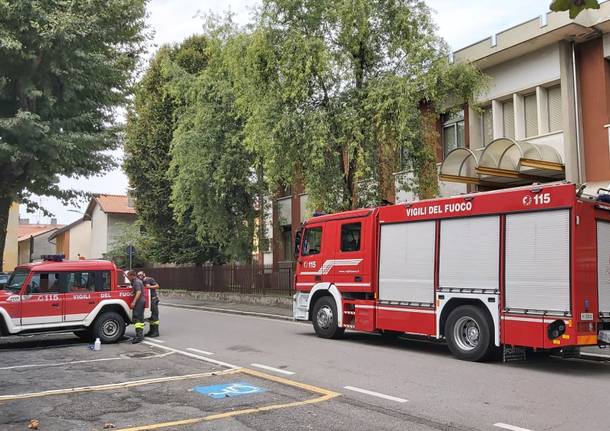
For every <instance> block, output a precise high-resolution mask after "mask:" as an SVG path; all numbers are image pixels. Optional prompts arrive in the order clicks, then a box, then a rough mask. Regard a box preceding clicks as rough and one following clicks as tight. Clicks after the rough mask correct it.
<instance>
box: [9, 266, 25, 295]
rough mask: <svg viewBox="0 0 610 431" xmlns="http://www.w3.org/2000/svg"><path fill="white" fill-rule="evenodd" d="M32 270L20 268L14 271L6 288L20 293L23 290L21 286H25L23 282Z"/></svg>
mask: <svg viewBox="0 0 610 431" xmlns="http://www.w3.org/2000/svg"><path fill="white" fill-rule="evenodd" d="M29 273H30V272H29V271H28V270H27V269H25V270H23V269H18V270H16V271H15V272H13V273H12V274H11V276H10V278H9V279H8V282H7V283H6V286H5V287H4V288H5V289H6V290H10V291H11V292H14V293H18V292H19V291H20V290H21V286H23V282H24V281H25V279H26V278H27V276H28V274H29Z"/></svg>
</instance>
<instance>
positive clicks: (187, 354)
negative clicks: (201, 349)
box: [142, 341, 241, 370]
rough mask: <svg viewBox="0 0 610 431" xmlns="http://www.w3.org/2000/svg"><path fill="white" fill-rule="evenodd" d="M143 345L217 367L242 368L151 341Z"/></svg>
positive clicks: (144, 342)
mask: <svg viewBox="0 0 610 431" xmlns="http://www.w3.org/2000/svg"><path fill="white" fill-rule="evenodd" d="M142 343H143V344H148V345H149V346H155V347H157V348H159V349H165V350H169V351H170V352H175V353H179V354H181V355H184V356H188V357H189V358H195V359H199V360H202V361H205V362H209V363H211V364H216V365H220V366H222V367H227V368H230V369H233V370H234V369H238V368H241V367H238V366H237V365H233V364H229V363H228V362H222V361H217V360H216V359H212V358H206V357H205V356H201V355H195V354H194V353H189V352H185V351H184V350H180V349H174V348H173V347H168V346H162V345H161V344H155V343H151V342H149V341H142Z"/></svg>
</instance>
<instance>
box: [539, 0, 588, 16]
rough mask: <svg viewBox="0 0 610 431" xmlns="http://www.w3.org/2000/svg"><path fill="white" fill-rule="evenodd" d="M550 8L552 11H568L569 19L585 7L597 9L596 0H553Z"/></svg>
mask: <svg viewBox="0 0 610 431" xmlns="http://www.w3.org/2000/svg"><path fill="white" fill-rule="evenodd" d="M550 9H551V10H552V11H554V12H561V11H566V10H569V11H570V19H574V18H576V17H577V16H578V14H579V13H581V12H582V11H583V10H585V9H599V2H598V1H597V0H553V1H552V3H551V6H550Z"/></svg>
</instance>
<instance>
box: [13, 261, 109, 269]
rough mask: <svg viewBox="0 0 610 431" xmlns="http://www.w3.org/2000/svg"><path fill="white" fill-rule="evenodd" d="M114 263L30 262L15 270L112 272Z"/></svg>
mask: <svg viewBox="0 0 610 431" xmlns="http://www.w3.org/2000/svg"><path fill="white" fill-rule="evenodd" d="M114 268H115V266H114V263H112V262H110V261H109V260H95V259H89V260H63V261H60V262H55V261H41V262H32V263H29V264H26V265H19V266H17V267H16V268H15V270H18V269H29V270H37V271H78V270H83V271H85V270H112V269H114Z"/></svg>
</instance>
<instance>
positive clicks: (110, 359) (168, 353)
mask: <svg viewBox="0 0 610 431" xmlns="http://www.w3.org/2000/svg"><path fill="white" fill-rule="evenodd" d="M171 354H173V352H167V353H160V354H158V355H152V356H147V357H144V358H140V359H153V358H163V357H165V356H168V355H171ZM126 359H133V358H130V357H128V356H121V357H116V358H98V359H84V360H81V361H70V362H53V363H50V364H27V365H13V366H12V367H2V368H0V371H3V370H16V369H20V368H43V367H62V366H65V365H74V364H88V363H90V362H104V361H122V360H126Z"/></svg>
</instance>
